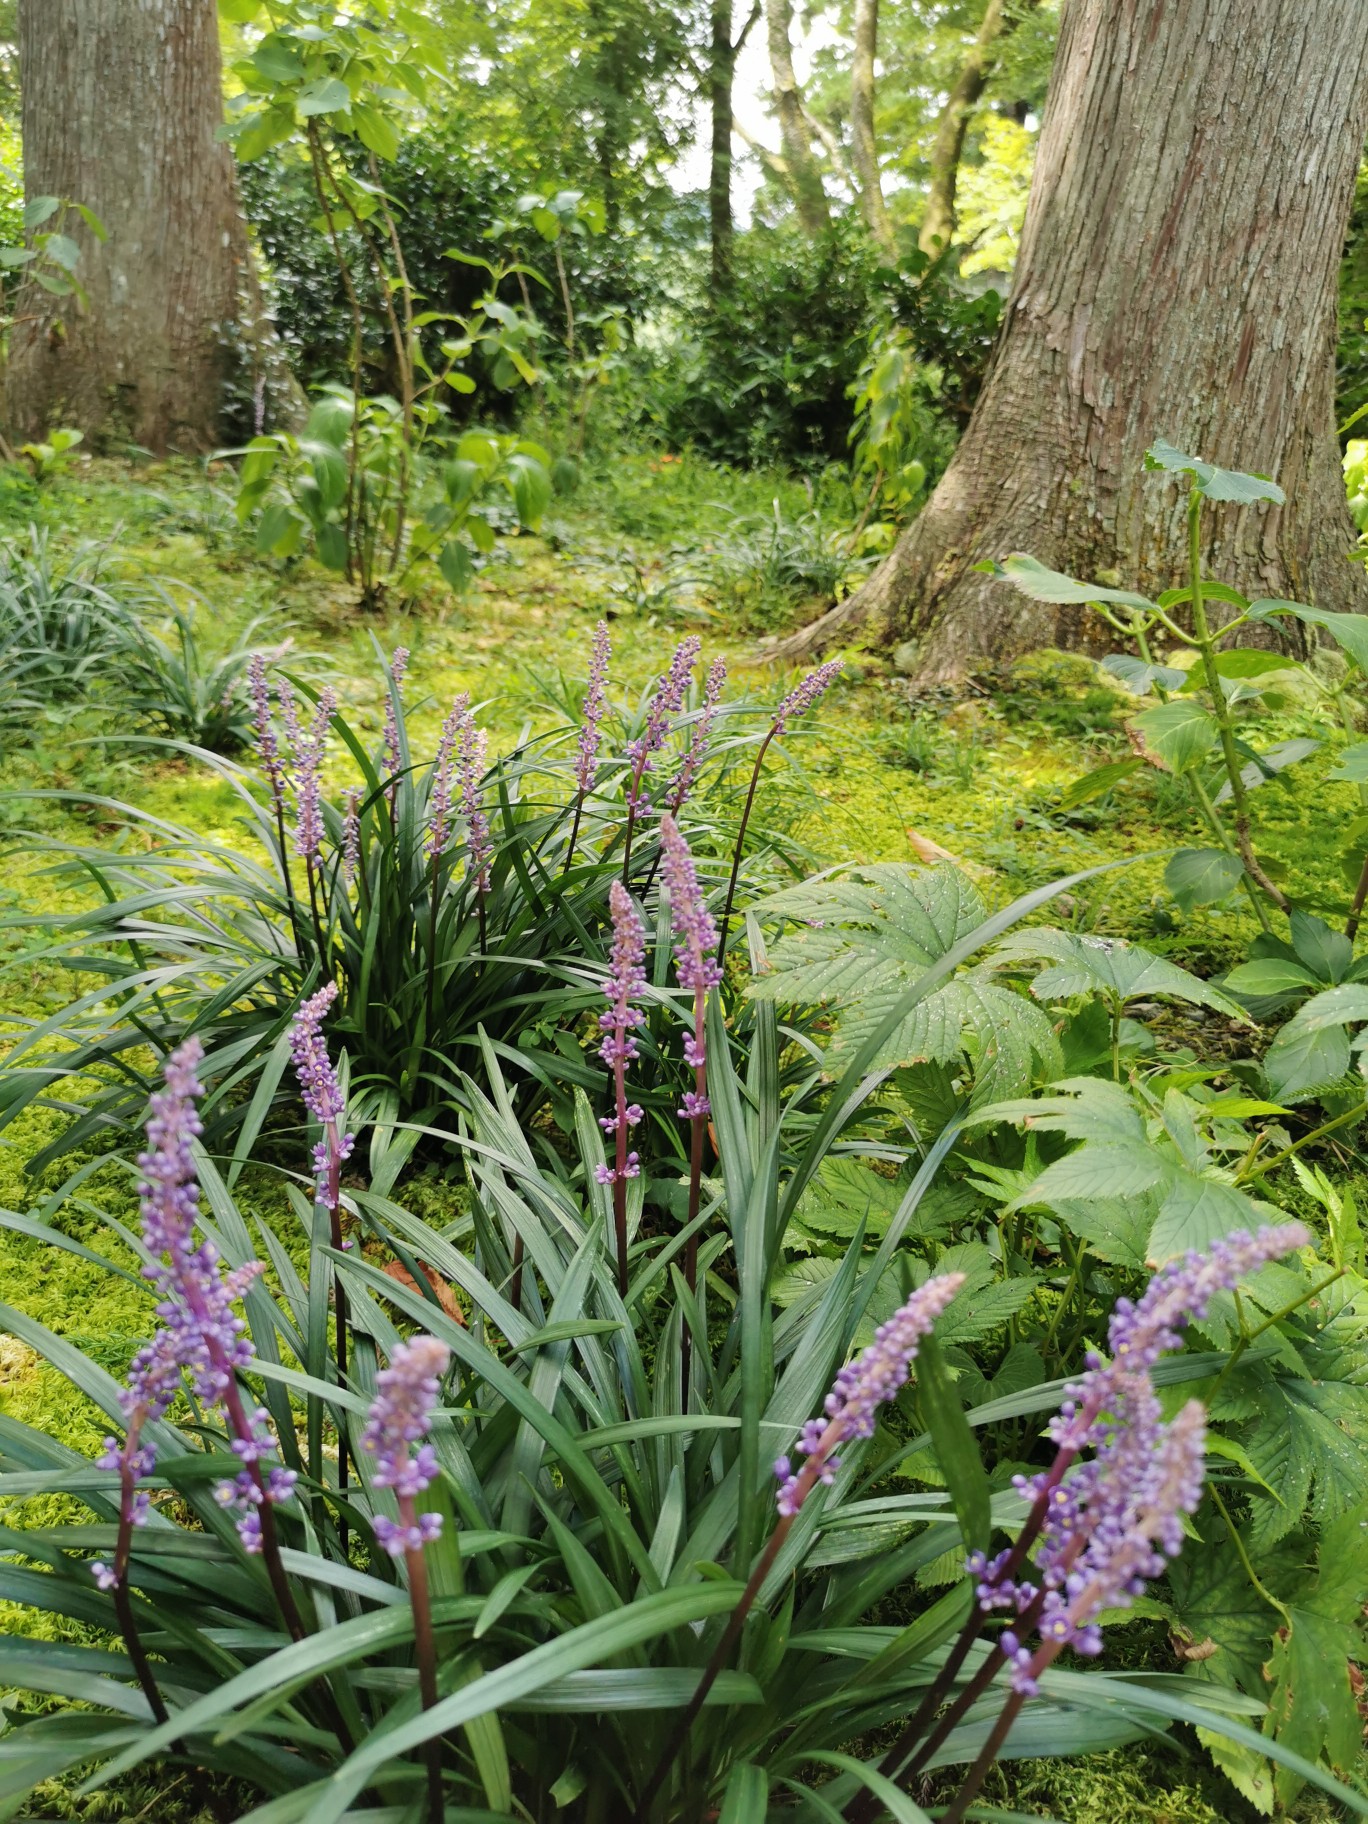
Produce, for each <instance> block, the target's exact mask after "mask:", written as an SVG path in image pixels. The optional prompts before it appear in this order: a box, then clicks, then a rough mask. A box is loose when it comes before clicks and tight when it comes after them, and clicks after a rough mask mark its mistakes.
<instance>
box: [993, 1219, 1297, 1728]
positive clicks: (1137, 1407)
mask: <svg viewBox="0 0 1368 1824" xmlns="http://www.w3.org/2000/svg"><path fill="white" fill-rule="evenodd" d="M1309 1239H1310V1237H1309V1235H1308V1233H1307V1231H1306V1229H1305V1228H1304V1227H1303V1226H1302V1224H1301V1223H1299V1222H1288V1223H1282V1224H1279V1225H1278V1226H1276V1227H1272V1228H1264V1229H1260V1230H1259V1231H1258V1233H1257V1234H1254V1235H1250V1234H1246V1233H1244V1232H1240V1233H1237V1234H1234V1235H1227V1236H1224V1237H1223V1238H1222V1239H1220V1240H1219V1241H1216V1242H1214V1243H1213V1244H1212V1246H1211V1248H1210V1249H1209V1250H1208V1251H1207V1252H1206V1253H1205V1254H1197V1253H1191V1254H1188V1255H1186V1256H1184V1257H1183V1258H1181V1259H1179V1260H1173V1261H1170V1262H1169V1263H1168V1265H1167V1266H1165V1267H1163V1268H1162V1269H1161V1270H1160V1271H1159V1272H1158V1273H1156V1274H1155V1276H1154V1278H1153V1279H1152V1280H1151V1282H1150V1285H1149V1288H1148V1290H1147V1291H1146V1292H1145V1294H1144V1296H1143V1297H1142V1298H1141V1299H1139V1300H1138V1301H1136V1302H1132V1301H1131V1300H1130V1299H1125V1298H1123V1299H1118V1300H1117V1303H1116V1305H1115V1307H1114V1309H1113V1311H1112V1316H1111V1322H1110V1325H1109V1329H1108V1341H1109V1343H1110V1346H1111V1360H1110V1361H1109V1362H1108V1361H1104V1360H1103V1359H1102V1357H1101V1356H1099V1355H1097V1354H1096V1353H1091V1352H1090V1353H1089V1355H1088V1357H1087V1370H1086V1372H1085V1373H1084V1374H1083V1376H1082V1377H1081V1379H1080V1380H1078V1381H1077V1382H1075V1383H1074V1384H1073V1385H1072V1386H1070V1387H1068V1388H1067V1389H1066V1390H1065V1397H1064V1403H1063V1405H1062V1406H1061V1407H1060V1410H1059V1413H1058V1416H1057V1417H1056V1418H1055V1419H1054V1421H1053V1422H1052V1424H1051V1426H1050V1435H1051V1437H1052V1438H1053V1439H1054V1441H1055V1444H1056V1445H1057V1447H1058V1449H1057V1452H1056V1456H1055V1460H1054V1462H1053V1464H1052V1465H1051V1466H1050V1468H1049V1469H1047V1470H1043V1471H1041V1472H1040V1474H1039V1475H1036V1476H1032V1477H1030V1478H1027V1477H1024V1476H1018V1477H1017V1478H1016V1480H1015V1486H1016V1488H1017V1490H1018V1492H1019V1493H1020V1494H1021V1495H1022V1496H1023V1498H1024V1499H1025V1500H1026V1501H1027V1502H1029V1504H1030V1517H1029V1518H1028V1521H1027V1526H1026V1528H1025V1529H1024V1530H1023V1534H1022V1540H1019V1542H1018V1544H1017V1546H1015V1547H1013V1548H1010V1549H1009V1550H1007V1551H1004V1552H1001V1553H999V1554H998V1556H997V1557H996V1558H993V1559H991V1560H989V1559H987V1558H985V1556H984V1555H983V1554H982V1553H976V1554H975V1555H974V1556H973V1557H972V1558H971V1559H970V1561H969V1570H970V1572H971V1574H972V1575H973V1576H974V1578H975V1579H976V1581H977V1586H978V1587H977V1594H978V1605H979V1608H980V1610H981V1611H983V1612H984V1613H990V1612H992V1611H993V1610H1006V1611H1007V1612H1008V1613H1009V1614H1011V1615H1013V1616H1014V1618H1015V1620H1014V1625H1013V1626H1012V1627H1010V1628H1009V1629H1008V1631H1007V1632H1006V1633H1005V1634H1004V1635H1002V1636H1001V1637H1000V1639H999V1647H1000V1650H1001V1651H1002V1653H1003V1655H1004V1657H1005V1658H1006V1659H1007V1660H1008V1662H1009V1664H1010V1665H1011V1666H1012V1667H1013V1675H1012V1680H1013V1684H1014V1686H1015V1688H1016V1690H1017V1691H1018V1692H1019V1693H1021V1694H1023V1695H1025V1696H1031V1695H1033V1694H1034V1692H1035V1690H1036V1689H1037V1681H1038V1679H1039V1676H1040V1674H1041V1672H1042V1671H1044V1670H1045V1668H1046V1667H1047V1666H1048V1665H1049V1664H1050V1662H1051V1661H1052V1660H1053V1659H1054V1658H1055V1656H1056V1655H1057V1654H1058V1653H1059V1652H1060V1651H1061V1650H1062V1648H1063V1647H1065V1646H1071V1647H1073V1648H1074V1649H1075V1651H1077V1652H1079V1653H1086V1654H1095V1653H1099V1652H1100V1651H1101V1648H1102V1637H1101V1633H1100V1631H1099V1629H1098V1627H1097V1625H1096V1622H1097V1617H1098V1616H1099V1615H1100V1614H1101V1613H1102V1611H1103V1610H1104V1609H1108V1608H1124V1607H1127V1606H1129V1604H1130V1603H1131V1602H1133V1601H1134V1599H1135V1598H1136V1597H1137V1596H1138V1595H1140V1594H1141V1592H1142V1590H1143V1588H1144V1585H1145V1582H1146V1580H1147V1579H1148V1578H1151V1577H1155V1576H1157V1575H1158V1574H1159V1572H1160V1571H1161V1570H1162V1569H1163V1567H1164V1562H1165V1559H1167V1558H1172V1557H1174V1556H1176V1554H1177V1552H1178V1551H1179V1549H1180V1547H1181V1545H1182V1541H1183V1529H1182V1516H1183V1515H1184V1514H1190V1513H1193V1512H1194V1511H1195V1510H1196V1507H1197V1504H1198V1502H1199V1500H1200V1499H1201V1494H1202V1478H1203V1470H1204V1456H1203V1440H1204V1436H1205V1414H1204V1412H1203V1410H1202V1407H1201V1404H1200V1403H1199V1402H1198V1401H1195V1400H1194V1401H1190V1402H1189V1404H1188V1405H1187V1406H1185V1407H1184V1408H1183V1410H1182V1411H1181V1412H1180V1413H1179V1414H1178V1416H1177V1417H1176V1418H1175V1419H1173V1420H1172V1421H1171V1422H1170V1423H1168V1424H1165V1423H1164V1419H1163V1408H1162V1406H1161V1404H1160V1400H1159V1396H1158V1394H1157V1392H1156V1391H1155V1387H1154V1381H1153V1379H1152V1373H1151V1371H1152V1370H1153V1368H1154V1366H1155V1364H1156V1363H1157V1362H1158V1360H1159V1358H1160V1356H1161V1355H1162V1354H1163V1353H1164V1352H1165V1350H1168V1349H1175V1348H1177V1347H1178V1346H1179V1345H1180V1344H1181V1342H1182V1333H1183V1331H1184V1330H1185V1329H1186V1327H1187V1326H1188V1324H1190V1323H1192V1322H1194V1321H1200V1319H1201V1318H1202V1317H1204V1316H1205V1315H1206V1312H1207V1310H1208V1309H1209V1307H1210V1304H1211V1300H1212V1299H1213V1298H1214V1297H1215V1296H1216V1295H1217V1293H1219V1292H1226V1291H1230V1290H1231V1289H1232V1288H1233V1287H1234V1286H1236V1285H1237V1284H1238V1283H1239V1281H1240V1280H1241V1279H1243V1278H1244V1277H1245V1275H1246V1274H1248V1273H1251V1272H1254V1271H1256V1270H1257V1269H1258V1268H1259V1267H1262V1266H1264V1265H1266V1264H1267V1262H1269V1261H1271V1260H1276V1259H1277V1258H1278V1257H1279V1256H1280V1255H1283V1254H1286V1253H1289V1252H1290V1251H1291V1250H1292V1249H1294V1248H1299V1247H1303V1246H1305V1244H1306V1243H1307V1242H1308V1240H1309ZM1085 1450H1088V1451H1091V1452H1092V1455H1091V1457H1090V1459H1089V1460H1088V1461H1087V1462H1085V1463H1083V1464H1081V1465H1080V1464H1078V1462H1077V1459H1078V1457H1079V1456H1080V1455H1081V1453H1082V1452H1083V1451H1085ZM1036 1538H1039V1541H1040V1543H1039V1548H1038V1550H1037V1552H1036V1561H1035V1565H1034V1567H1033V1569H1032V1571H1031V1574H1030V1577H1029V1578H1026V1577H1022V1576H1021V1575H1020V1573H1021V1571H1022V1569H1023V1568H1024V1552H1025V1545H1024V1544H1023V1543H1022V1541H1025V1542H1026V1543H1029V1542H1030V1541H1033V1540H1035V1539H1036ZM1032 1631H1034V1632H1035V1634H1036V1636H1037V1639H1036V1644H1035V1645H1034V1646H1033V1647H1032V1646H1028V1645H1025V1644H1023V1640H1022V1636H1023V1635H1026V1634H1029V1633H1031V1632H1032Z"/></svg>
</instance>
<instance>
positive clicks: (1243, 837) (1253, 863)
mask: <svg viewBox="0 0 1368 1824" xmlns="http://www.w3.org/2000/svg"><path fill="white" fill-rule="evenodd" d="M1188 572H1189V577H1190V587H1191V592H1192V634H1193V642H1194V644H1195V645H1196V647H1197V650H1198V651H1199V652H1200V653H1201V655H1202V675H1203V677H1204V679H1205V680H1206V687H1207V692H1208V695H1209V696H1210V698H1211V708H1212V713H1213V715H1214V716H1215V718H1216V726H1217V729H1218V730H1219V732H1220V737H1221V755H1222V758H1223V759H1224V761H1225V771H1226V778H1227V779H1228V780H1229V782H1230V797H1231V802H1232V803H1233V804H1234V806H1235V838H1236V841H1237V843H1238V844H1239V851H1240V859H1241V860H1242V861H1243V863H1244V865H1245V869H1246V871H1247V873H1248V875H1249V877H1250V878H1251V879H1252V880H1254V881H1255V882H1257V884H1258V885H1259V886H1260V887H1262V888H1263V890H1264V892H1265V893H1266V894H1267V895H1268V897H1269V898H1270V899H1271V900H1272V901H1273V904H1274V905H1275V906H1276V907H1277V908H1278V910H1279V911H1280V912H1286V911H1287V909H1288V904H1287V897H1286V895H1285V894H1283V893H1282V892H1280V891H1279V889H1278V888H1277V887H1276V886H1274V884H1273V882H1272V881H1271V880H1270V879H1269V878H1268V876H1267V874H1265V872H1264V870H1263V868H1262V867H1261V866H1260V864H1259V859H1258V857H1257V856H1256V855H1255V853H1254V845H1253V843H1252V842H1251V841H1250V836H1249V795H1248V793H1247V791H1246V790H1245V782H1244V769H1243V768H1242V767H1241V765H1240V755H1239V751H1238V749H1237V748H1236V745H1235V724H1234V718H1233V717H1232V716H1231V713H1230V704H1229V702H1228V701H1227V700H1226V694H1225V691H1224V690H1223V689H1222V688H1221V679H1220V674H1219V673H1218V672H1217V669H1216V647H1217V643H1218V640H1219V637H1220V636H1219V635H1218V634H1213V633H1212V631H1211V625H1210V622H1209V621H1208V619H1207V611H1206V598H1205V596H1204V594H1203V591H1202V491H1201V489H1200V488H1198V487H1193V488H1191V489H1190V490H1189V492H1188ZM1254 909H1255V911H1256V912H1257V914H1258V917H1259V923H1260V924H1261V925H1262V926H1263V928H1264V930H1265V931H1268V930H1270V929H1271V927H1270V925H1269V921H1268V914H1267V912H1266V911H1265V910H1264V908H1263V907H1262V906H1261V905H1259V904H1258V903H1257V902H1256V903H1255V908H1254Z"/></svg>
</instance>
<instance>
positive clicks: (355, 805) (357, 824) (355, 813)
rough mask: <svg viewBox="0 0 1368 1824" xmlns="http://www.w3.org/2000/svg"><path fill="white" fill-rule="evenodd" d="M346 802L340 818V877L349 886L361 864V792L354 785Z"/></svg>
mask: <svg viewBox="0 0 1368 1824" xmlns="http://www.w3.org/2000/svg"><path fill="white" fill-rule="evenodd" d="M346 803H347V809H346V815H345V816H344V817H343V819H342V878H343V879H344V880H345V881H346V882H347V884H348V885H349V886H350V884H351V882H352V881H354V880H355V879H356V870H357V869H358V868H359V867H360V865H361V794H360V792H358V791H357V790H356V789H355V788H354V787H353V788H352V789H351V790H349V791H348V793H347V800H346Z"/></svg>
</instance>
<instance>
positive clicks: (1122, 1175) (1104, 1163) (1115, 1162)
mask: <svg viewBox="0 0 1368 1824" xmlns="http://www.w3.org/2000/svg"><path fill="white" fill-rule="evenodd" d="M1163 1176H1164V1162H1163V1160H1162V1158H1161V1157H1160V1156H1159V1154H1157V1153H1156V1152H1155V1151H1154V1149H1153V1148H1152V1147H1151V1146H1150V1145H1149V1144H1148V1143H1147V1142H1145V1141H1131V1142H1110V1141H1098V1142H1094V1143H1093V1144H1091V1145H1087V1146H1080V1147H1076V1148H1075V1149H1074V1151H1073V1152H1071V1153H1065V1155H1064V1157H1063V1158H1062V1159H1056V1160H1055V1162H1054V1164H1053V1165H1047V1166H1046V1168H1045V1170H1044V1171H1043V1172H1042V1173H1041V1174H1040V1176H1039V1178H1037V1179H1036V1181H1035V1183H1034V1184H1032V1185H1030V1186H1029V1187H1028V1188H1027V1189H1026V1190H1024V1191H1023V1192H1021V1194H1020V1195H1019V1196H1017V1197H1014V1198H1013V1199H1012V1201H1011V1202H1010V1203H1009V1204H1008V1205H1007V1206H1006V1208H1007V1210H1008V1211H1009V1212H1010V1211H1013V1210H1019V1209H1025V1208H1028V1207H1029V1206H1030V1205H1031V1204H1036V1203H1044V1204H1049V1205H1051V1206H1053V1204H1054V1202H1055V1199H1056V1198H1060V1197H1063V1198H1066V1199H1070V1198H1079V1197H1128V1196H1132V1195H1134V1194H1135V1193H1136V1192H1137V1191H1144V1190H1148V1189H1149V1187H1150V1186H1151V1185H1154V1184H1158V1182H1159V1181H1160V1179H1161V1178H1162V1177H1163Z"/></svg>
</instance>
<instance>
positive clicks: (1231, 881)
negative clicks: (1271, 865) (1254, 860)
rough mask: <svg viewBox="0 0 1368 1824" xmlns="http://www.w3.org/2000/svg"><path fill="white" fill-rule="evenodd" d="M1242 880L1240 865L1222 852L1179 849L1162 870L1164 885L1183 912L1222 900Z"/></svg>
mask: <svg viewBox="0 0 1368 1824" xmlns="http://www.w3.org/2000/svg"><path fill="white" fill-rule="evenodd" d="M1243 878H1244V863H1243V862H1242V861H1241V860H1240V858H1239V856H1238V855H1231V854H1228V853H1227V852H1226V850H1225V849H1179V850H1178V851H1177V853H1176V854H1175V855H1173V856H1172V857H1171V859H1170V861H1169V864H1168V866H1167V867H1166V868H1165V869H1164V885H1165V886H1166V887H1167V888H1168V890H1169V892H1170V893H1171V894H1172V895H1173V897H1174V898H1175V899H1176V900H1177V902H1178V904H1179V905H1180V906H1181V907H1182V909H1183V910H1184V912H1190V911H1191V910H1192V908H1193V907H1194V906H1210V905H1215V904H1216V902H1217V901H1218V900H1222V899H1226V898H1228V897H1229V896H1230V894H1231V893H1233V892H1234V891H1235V888H1236V887H1238V886H1239V884H1240V882H1241V880H1243Z"/></svg>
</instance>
